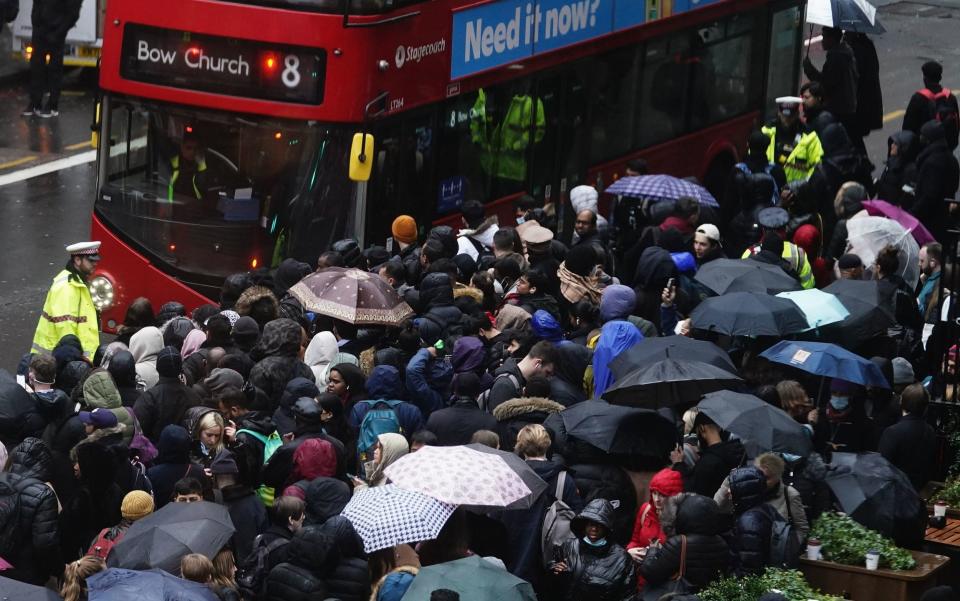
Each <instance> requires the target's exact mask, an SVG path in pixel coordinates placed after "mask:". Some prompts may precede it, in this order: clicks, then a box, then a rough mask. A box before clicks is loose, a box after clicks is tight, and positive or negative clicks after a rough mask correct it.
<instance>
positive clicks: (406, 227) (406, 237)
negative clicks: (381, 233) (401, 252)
mask: <svg viewBox="0 0 960 601" xmlns="http://www.w3.org/2000/svg"><path fill="white" fill-rule="evenodd" d="M390 233H392V234H393V237H394V238H395V239H396V240H398V241H399V242H403V243H404V244H413V243H414V242H416V241H417V221H416V220H415V219H414V218H413V217H411V216H409V215H400V216H399V217H397V218H396V219H394V220H393V225H391V226H390Z"/></svg>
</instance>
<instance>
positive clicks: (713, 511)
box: [640, 495, 730, 589]
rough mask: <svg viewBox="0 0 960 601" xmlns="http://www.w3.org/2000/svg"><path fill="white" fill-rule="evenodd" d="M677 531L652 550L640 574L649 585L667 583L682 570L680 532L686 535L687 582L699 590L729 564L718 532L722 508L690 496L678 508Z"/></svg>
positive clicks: (704, 499)
mask: <svg viewBox="0 0 960 601" xmlns="http://www.w3.org/2000/svg"><path fill="white" fill-rule="evenodd" d="M676 515H677V517H676V520H675V521H674V526H673V530H674V534H673V535H671V536H670V537H669V538H667V541H666V542H665V543H664V544H663V546H662V547H661V548H660V549H659V550H657V551H651V552H649V553H648V554H647V557H646V558H644V561H643V563H642V564H641V565H640V575H641V576H643V578H644V580H646V581H647V585H648V586H656V585H659V584H662V583H665V582H666V581H667V580H669V579H670V578H673V576H674V575H675V574H677V573H678V572H679V571H680V555H681V552H682V548H683V541H682V539H681V538H680V537H681V535H683V536H686V537H687V567H686V572H685V574H684V576H685V578H686V579H687V582H689V583H690V584H691V585H693V586H694V587H696V588H697V589H700V588H702V587H704V586H706V585H707V584H709V583H710V582H712V581H713V580H715V579H716V578H717V576H718V575H720V574H723V573H725V572H726V571H727V570H728V568H729V566H730V549H729V548H728V547H727V543H726V542H725V541H724V540H723V537H721V536H720V535H719V534H718V530H719V527H720V524H721V522H722V521H723V520H722V519H721V517H720V509H719V507H717V504H716V503H715V502H714V500H713V499H711V498H707V497H704V496H701V495H691V496H688V497H686V498H685V499H683V502H682V503H681V504H680V507H679V508H678V509H677V514H676Z"/></svg>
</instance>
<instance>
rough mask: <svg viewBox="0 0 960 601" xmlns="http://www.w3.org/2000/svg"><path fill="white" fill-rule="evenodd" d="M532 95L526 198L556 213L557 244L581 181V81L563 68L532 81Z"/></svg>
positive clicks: (568, 228)
mask: <svg viewBox="0 0 960 601" xmlns="http://www.w3.org/2000/svg"><path fill="white" fill-rule="evenodd" d="M535 84H536V85H535V86H534V90H535V94H536V98H537V105H538V111H542V113H543V119H542V125H541V123H540V122H539V116H538V118H537V119H538V120H533V119H531V123H530V127H531V132H533V133H532V135H534V136H541V137H540V139H539V142H538V143H537V144H533V145H531V146H532V147H531V149H530V150H531V159H530V165H531V168H530V190H529V191H530V193H531V194H532V195H533V196H534V197H535V198H537V199H538V200H542V201H544V203H551V204H552V205H553V207H554V210H555V211H556V217H557V229H558V232H559V234H560V235H559V238H560V239H561V240H564V241H569V240H570V237H571V235H572V232H573V222H574V217H575V216H574V215H573V214H572V211H571V210H570V207H569V204H568V198H569V192H570V189H571V188H573V187H574V186H577V185H579V184H581V183H584V181H585V179H586V175H587V173H586V171H587V169H586V167H587V154H586V150H587V143H586V142H587V106H588V104H589V103H588V102H587V87H586V77H585V76H584V75H583V74H581V73H580V72H579V71H578V70H577V69H574V68H566V69H563V70H560V71H554V72H551V73H547V74H544V75H542V76H540V77H539V78H537V80H536V82H535Z"/></svg>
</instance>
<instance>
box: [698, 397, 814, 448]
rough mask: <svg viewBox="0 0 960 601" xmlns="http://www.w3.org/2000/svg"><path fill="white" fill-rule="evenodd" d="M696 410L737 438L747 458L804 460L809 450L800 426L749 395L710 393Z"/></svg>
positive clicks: (808, 440) (810, 443)
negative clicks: (771, 454)
mask: <svg viewBox="0 0 960 601" xmlns="http://www.w3.org/2000/svg"><path fill="white" fill-rule="evenodd" d="M697 408H698V409H700V411H701V412H703V413H704V414H706V416H707V417H709V418H710V419H712V420H713V421H714V422H715V423H716V424H717V425H718V426H720V427H721V428H723V429H724V430H726V431H727V432H731V433H733V434H736V435H737V436H738V437H740V439H741V441H742V442H743V446H744V447H746V449H747V453H748V454H749V455H750V456H751V457H756V456H757V455H759V454H761V453H765V452H767V451H773V452H777V453H792V454H794V455H800V456H802V457H806V456H807V455H809V454H810V451H812V450H813V441H812V439H811V435H810V433H809V431H808V430H807V429H806V428H805V427H804V426H803V425H802V424H800V423H798V422H797V421H796V420H794V419H793V418H792V417H790V416H789V415H787V414H786V412H784V411H783V410H782V409H780V408H778V407H774V406H773V405H771V404H770V403H767V402H766V401H763V400H761V399H759V398H757V397H755V396H753V395H752V394H741V393H739V392H731V391H729V390H721V391H719V392H711V393H710V394H707V395H704V397H703V400H702V401H700V404H699V405H697Z"/></svg>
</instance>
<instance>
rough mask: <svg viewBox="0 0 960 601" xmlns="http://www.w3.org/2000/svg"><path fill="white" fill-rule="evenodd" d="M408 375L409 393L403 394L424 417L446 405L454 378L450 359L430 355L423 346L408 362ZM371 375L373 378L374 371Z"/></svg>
mask: <svg viewBox="0 0 960 601" xmlns="http://www.w3.org/2000/svg"><path fill="white" fill-rule="evenodd" d="M374 371H376V368H374ZM406 376H407V377H406V382H405V384H406V388H407V393H408V394H405V395H403V396H404V397H406V398H410V399H411V400H412V401H413V403H414V404H415V405H416V406H417V407H418V408H419V409H420V412H421V413H422V414H423V416H424V417H429V416H430V414H431V413H433V412H434V411H436V410H438V409H442V408H443V407H446V405H447V398H448V396H449V395H448V394H447V391H448V390H449V389H450V382H451V380H452V378H453V367H451V365H450V363H449V362H448V361H445V360H443V359H436V358H434V357H433V356H431V355H430V351H429V350H427V349H425V348H422V349H420V350H419V351H417V352H416V354H414V356H413V357H411V358H410V362H409V363H407V369H406ZM370 377H371V379H372V378H373V373H371V374H370ZM368 387H369V383H368ZM371 397H372V395H371ZM372 398H378V397H372ZM382 398H393V397H382Z"/></svg>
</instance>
